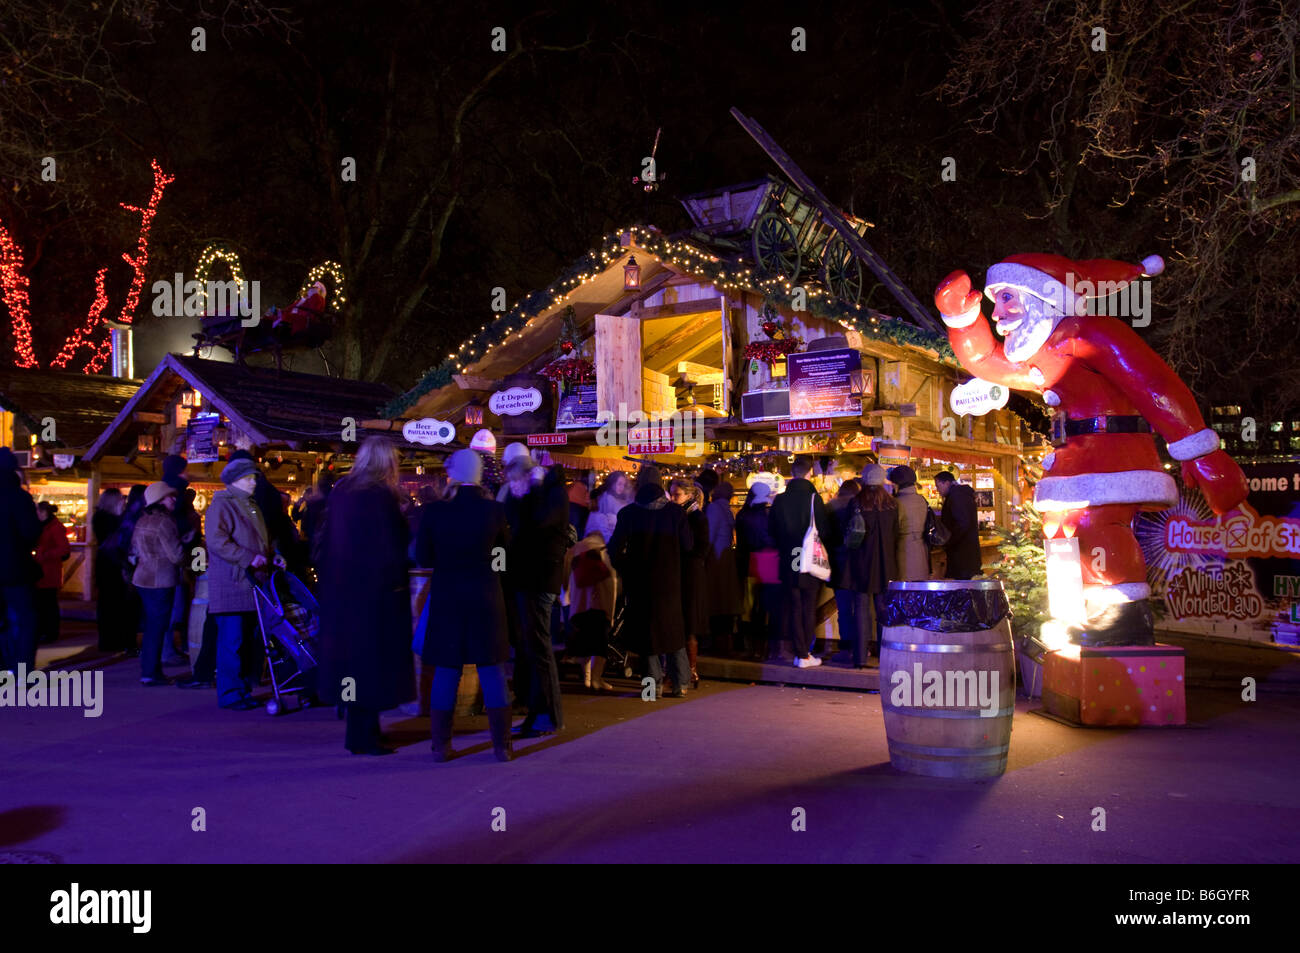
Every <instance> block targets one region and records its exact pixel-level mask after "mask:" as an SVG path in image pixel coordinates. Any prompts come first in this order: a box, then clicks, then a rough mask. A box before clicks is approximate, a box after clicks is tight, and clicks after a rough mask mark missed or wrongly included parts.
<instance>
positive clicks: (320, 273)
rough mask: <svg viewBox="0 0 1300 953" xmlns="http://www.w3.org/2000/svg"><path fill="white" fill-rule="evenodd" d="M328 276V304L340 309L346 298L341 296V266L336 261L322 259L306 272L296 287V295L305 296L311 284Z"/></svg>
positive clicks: (336, 309)
mask: <svg viewBox="0 0 1300 953" xmlns="http://www.w3.org/2000/svg"><path fill="white" fill-rule="evenodd" d="M326 277H328V278H329V280H330V283H329V285H328V287H329V289H330V298H329V306H330V308H331V309H333V310H335V311H341V310H342V309H343V305H344V303H345V302H346V301H347V300H348V299H347V298H345V297H344V296H343V266H342V265H340V264H339V263H338V262H336V261H323V262H321V263H320V264H319V265H317V266H316V267H315V268H313V269H312V270H311V271H309V272H307V278H306V280H305V281H304V282H303V283H302V287H301V288H299V289H298V297H299V298H305V297H306V296H307V292H308V291H310V290H311V286H312V285H314V284H315V283H316V282H318V281H320V280H321V279H322V278H326Z"/></svg>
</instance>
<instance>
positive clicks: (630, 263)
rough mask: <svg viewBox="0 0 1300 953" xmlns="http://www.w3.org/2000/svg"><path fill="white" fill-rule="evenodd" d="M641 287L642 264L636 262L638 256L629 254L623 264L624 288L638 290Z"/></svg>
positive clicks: (625, 289)
mask: <svg viewBox="0 0 1300 953" xmlns="http://www.w3.org/2000/svg"><path fill="white" fill-rule="evenodd" d="M640 287H641V266H640V265H638V264H637V263H636V256H635V255H629V256H628V258H627V264H626V265H624V266H623V290H624V291H636V290H637V289H638V288H640Z"/></svg>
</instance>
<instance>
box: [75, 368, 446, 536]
mask: <svg viewBox="0 0 1300 953" xmlns="http://www.w3.org/2000/svg"><path fill="white" fill-rule="evenodd" d="M394 396H395V395H394V392H393V391H392V390H391V389H389V388H388V387H386V386H384V385H383V384H377V383H374V382H370V381H355V380H348V379H344V378H337V377H323V376H320V375H316V374H300V373H295V372H291V371H277V370H275V369H274V368H261V367H247V366H244V365H241V364H235V363H227V362H223V361H212V360H204V359H201V358H198V357H192V356H188V355H180V354H169V355H167V356H166V357H165V358H164V359H163V361H162V362H161V363H160V364H159V365H158V366H157V368H155V369H154V371H153V373H152V374H150V375H149V377H148V379H146V380H145V381H144V383H143V384H141V385H139V388H138V390H137V391H136V392H135V394H134V395H133V396H132V397H131V399H130V400H129V401H128V402H126V403H125V405H124V406H122V408H121V409H120V411H119V412H118V413H117V414H116V415H115V416H114V417H113V418H112V419H111V421H110V422H109V423H108V425H107V426H105V427H103V428H102V432H101V433H99V435H98V437H97V438H96V439H95V440H94V441H93V443H92V445H91V446H90V447H89V448H88V449H87V451H86V452H85V455H84V457H83V458H82V462H83V464H84V465H85V466H86V467H88V468H90V470H91V477H90V481H89V485H88V487H87V490H86V494H87V496H86V499H87V500H88V501H93V500H97V499H98V495H99V492H100V491H101V490H103V489H108V488H110V487H117V488H120V489H122V490H123V491H125V490H126V489H128V488H129V487H130V486H131V485H133V484H137V483H149V482H152V481H154V480H157V479H159V478H160V477H161V474H162V461H163V459H164V458H165V457H166V456H167V455H169V454H172V453H179V454H181V455H183V456H185V457H186V458H187V460H188V466H187V468H186V478H187V479H188V480H189V481H190V485H191V486H192V487H193V488H194V490H195V493H196V498H195V501H194V505H195V508H196V509H197V510H199V511H200V512H202V511H203V509H204V508H206V506H207V504H208V502H209V501H210V500H211V499H212V494H213V493H214V492H216V491H217V490H219V489H221V487H222V484H221V470H222V468H223V467H224V466H225V465H226V463H227V462H228V460H229V458H230V454H231V453H232V452H234V451H235V450H236V449H246V450H248V451H249V452H251V453H252V454H253V456H254V458H256V459H257V460H258V462H259V464H260V465H261V468H262V471H263V472H264V473H265V474H266V476H267V478H268V479H269V480H270V481H271V483H272V484H273V485H275V486H276V487H278V488H280V489H282V490H285V491H287V492H288V493H289V494H290V495H291V496H294V497H296V496H298V495H299V494H300V493H301V492H302V491H304V490H305V489H306V488H307V487H309V486H311V484H312V482H313V480H314V479H315V477H316V475H317V473H318V472H319V471H320V470H322V469H326V468H328V469H331V470H335V471H336V472H337V473H338V474H340V475H341V474H342V473H343V472H345V471H346V470H347V468H348V467H349V466H350V462H351V459H352V457H351V454H352V453H353V452H354V451H355V450H356V446H357V444H358V443H359V442H360V441H361V440H364V439H365V438H366V436H368V435H369V434H370V433H372V432H375V431H371V430H368V429H367V428H366V426H365V422H366V421H367V420H372V419H374V418H376V416H377V413H378V410H379V408H380V407H382V406H383V405H384V404H385V403H387V402H389V401H391V400H393V398H394ZM378 432H379V433H381V434H382V435H383V436H385V437H387V438H388V439H391V440H393V441H394V443H396V444H397V445H398V448H399V450H400V451H401V453H402V455H403V458H404V459H405V460H406V462H407V464H408V466H407V469H410V470H414V469H416V468H418V467H420V462H421V454H422V453H424V452H425V451H427V449H428V448H424V447H420V446H417V445H413V444H410V443H408V442H407V441H405V440H404V439H403V438H402V436H401V434H400V433H395V432H392V431H390V430H388V429H387V428H384V429H383V430H381V431H378Z"/></svg>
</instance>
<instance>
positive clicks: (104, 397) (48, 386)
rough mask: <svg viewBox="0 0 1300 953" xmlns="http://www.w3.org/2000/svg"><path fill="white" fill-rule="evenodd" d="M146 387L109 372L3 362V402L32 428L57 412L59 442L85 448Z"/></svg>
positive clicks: (72, 449)
mask: <svg viewBox="0 0 1300 953" xmlns="http://www.w3.org/2000/svg"><path fill="white" fill-rule="evenodd" d="M139 388H140V381H138V380H128V379H125V378H120V377H109V376H108V375H105V374H82V373H81V372H79V371H55V370H40V369H28V368H20V367H3V368H0V407H3V408H4V409H5V410H7V411H9V413H11V414H13V415H14V416H15V417H17V418H18V420H19V422H20V423H21V424H22V425H23V426H24V427H26V428H27V430H28V432H29V433H33V434H37V435H38V436H39V434H40V433H41V431H42V429H43V428H42V426H41V421H42V420H44V419H45V418H46V417H52V418H54V435H55V437H56V440H55V441H54V444H55V445H56V446H58V447H60V448H62V449H65V450H67V451H68V452H69V453H80V452H82V451H84V450H85V449H86V448H87V447H89V446H90V445H91V444H92V443H94V442H95V438H97V437H98V436H99V435H100V434H101V433H103V431H104V428H105V427H107V426H108V425H109V424H110V423H111V422H112V421H113V419H114V418H115V417H116V416H117V415H118V413H119V412H120V411H121V410H122V408H123V407H124V406H125V405H126V403H127V401H129V400H130V399H131V397H132V396H134V394H135V393H136V391H137V390H139Z"/></svg>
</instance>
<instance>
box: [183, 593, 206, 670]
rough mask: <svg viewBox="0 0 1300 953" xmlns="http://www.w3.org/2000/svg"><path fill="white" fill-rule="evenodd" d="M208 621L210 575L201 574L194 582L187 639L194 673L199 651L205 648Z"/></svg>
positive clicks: (191, 668) (191, 667)
mask: <svg viewBox="0 0 1300 953" xmlns="http://www.w3.org/2000/svg"><path fill="white" fill-rule="evenodd" d="M207 621H208V574H207V573H205V572H201V573H199V575H198V577H197V578H196V579H195V580H194V600H193V601H192V602H191V603H190V619H189V623H188V627H187V630H186V638H187V640H188V643H189V650H190V670H191V671H193V669H194V666H195V664H196V663H197V662H198V660H199V650H200V649H201V648H203V626H204V624H205V623H206V622H207Z"/></svg>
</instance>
